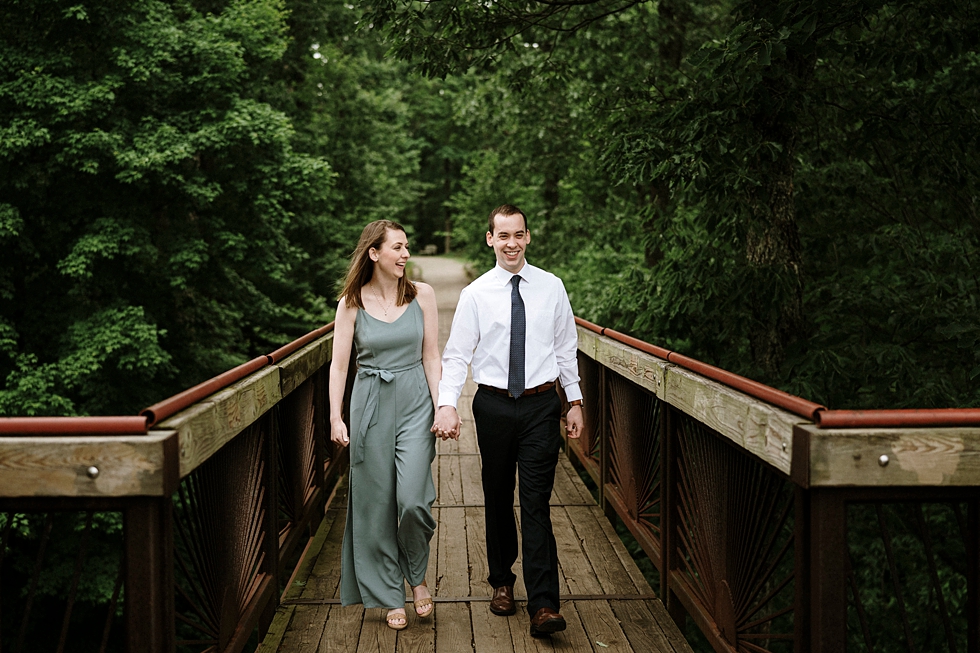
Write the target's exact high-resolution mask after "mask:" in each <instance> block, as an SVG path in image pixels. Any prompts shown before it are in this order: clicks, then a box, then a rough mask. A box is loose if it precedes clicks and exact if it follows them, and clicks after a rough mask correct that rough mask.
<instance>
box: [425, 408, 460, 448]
mask: <svg viewBox="0 0 980 653" xmlns="http://www.w3.org/2000/svg"><path fill="white" fill-rule="evenodd" d="M461 423H462V420H460V419H459V414H458V413H457V412H456V409H455V408H453V407H452V406H439V408H438V410H436V417H435V420H433V422H432V428H431V429H429V430H430V431H432V432H433V433H435V434H436V437H438V438H441V439H443V440H449V439H453V440H458V439H459V426H460V424H461Z"/></svg>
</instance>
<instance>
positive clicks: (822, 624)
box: [803, 488, 848, 653]
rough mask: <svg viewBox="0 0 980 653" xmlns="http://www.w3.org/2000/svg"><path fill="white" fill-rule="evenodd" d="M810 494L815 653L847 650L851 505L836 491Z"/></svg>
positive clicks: (812, 645)
mask: <svg viewBox="0 0 980 653" xmlns="http://www.w3.org/2000/svg"><path fill="white" fill-rule="evenodd" d="M808 494H809V502H808V503H809V510H808V512H809V514H808V515H807V518H808V521H809V524H808V526H809V528H808V529H807V530H808V531H809V538H804V539H805V540H808V542H807V546H809V558H810V569H809V578H808V579H806V581H808V582H809V588H810V611H809V615H806V614H804V615H803V616H804V619H805V618H806V617H807V616H809V623H806V624H805V625H804V629H805V631H808V632H809V639H810V652H811V653H839V652H840V651H845V650H847V556H848V552H847V504H846V502H845V500H844V498H845V497H844V494H843V492H842V491H840V490H836V489H824V488H811V489H810V490H809V491H808Z"/></svg>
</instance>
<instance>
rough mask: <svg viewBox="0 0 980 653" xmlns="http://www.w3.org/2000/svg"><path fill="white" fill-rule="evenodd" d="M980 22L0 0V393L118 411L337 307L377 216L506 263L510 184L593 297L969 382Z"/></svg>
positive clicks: (31, 530) (948, 386)
mask: <svg viewBox="0 0 980 653" xmlns="http://www.w3.org/2000/svg"><path fill="white" fill-rule="evenodd" d="M978 43H980V2H978V1H977V0H887V1H886V0H820V1H817V0H803V1H799V0H796V1H790V0H659V1H646V2H641V1H637V0H533V1H527V0H485V1H482V2H473V1H462V0H440V1H439V2H406V1H405V0H366V1H365V2H358V3H353V0H342V1H338V0H320V1H314V0H176V1H173V2H164V1H163V0H100V1H98V2H87V1H83V0H7V1H5V2H2V3H0V247H2V248H3V255H2V257H0V379H2V384H0V415H98V414H132V413H135V412H136V411H138V410H139V409H141V408H143V407H145V406H147V405H149V404H151V403H153V402H155V401H157V400H159V399H161V398H163V397H166V396H168V395H171V394H173V393H175V392H177V391H179V390H181V389H184V388H186V387H188V386H190V385H192V384H194V383H197V382H199V381H201V380H203V379H205V378H208V377H210V376H212V375H214V374H216V373H219V372H221V371H224V370H226V369H228V368H230V367H232V366H233V365H236V364H238V363H241V362H244V361H245V360H248V359H250V358H252V357H254V356H256V355H258V354H262V353H266V352H268V351H270V350H272V349H274V348H275V347H276V346H278V345H280V344H282V343H285V342H287V341H289V340H291V339H293V338H295V337H297V336H299V335H302V334H303V333H305V332H307V331H308V330H310V329H312V328H315V327H317V326H320V325H322V324H324V323H325V322H328V321H329V320H330V319H331V318H332V314H333V309H332V306H333V305H334V302H335V300H336V296H335V294H336V291H337V283H338V280H339V277H340V275H341V274H342V271H343V268H344V266H345V263H346V257H347V256H348V255H349V253H350V251H351V249H352V248H353V245H354V243H355V241H356V238H357V235H358V233H359V231H360V229H361V227H362V226H363V224H365V223H366V222H368V221H370V220H374V219H377V218H382V217H383V218H390V219H394V220H397V221H399V222H401V223H403V224H405V225H406V226H407V228H408V230H409V232H410V238H411V240H412V245H413V248H414V251H415V252H416V253H418V252H420V251H421V250H422V249H423V248H424V247H426V246H433V245H434V246H436V247H437V248H438V249H439V250H440V251H444V250H445V249H446V248H447V247H449V248H450V250H451V252H450V253H451V255H456V256H462V257H465V258H467V259H469V260H472V261H473V262H474V263H475V265H476V267H477V268H478V269H480V268H484V267H487V266H489V265H490V264H491V263H492V260H493V259H492V253H491V251H490V250H489V249H488V248H487V247H486V245H485V241H484V238H483V232H484V230H485V227H484V225H485V220H486V215H487V213H488V211H489V210H490V209H491V208H492V207H494V206H497V205H499V204H502V203H504V202H508V203H515V204H517V205H519V206H521V207H522V208H524V210H525V211H526V212H527V214H528V216H529V227H530V230H531V232H532V233H533V236H534V240H533V243H532V245H531V246H530V253H529V259H530V260H531V261H532V262H533V263H535V264H537V265H541V266H543V267H546V268H548V269H550V270H552V271H554V272H556V273H557V274H559V275H560V276H561V277H562V278H563V279H564V281H565V284H566V286H567V288H568V289H569V292H570V296H571V300H572V304H573V307H574V309H575V311H576V313H577V314H578V315H580V316H582V317H584V318H586V319H589V320H592V321H594V322H598V323H600V324H603V325H605V326H610V327H614V328H616V329H619V330H621V331H625V332H628V333H630V334H632V335H635V336H637V337H640V338H643V339H645V340H648V341H650V342H653V343H656V344H660V345H663V346H667V347H669V348H671V349H674V350H677V351H680V352H683V353H685V354H689V355H692V356H694V357H696V358H699V359H702V360H704V361H706V362H710V363H713V364H716V365H719V366H721V367H724V368H726V369H729V370H732V371H734V372H738V373H740V374H744V375H746V376H749V377H751V378H754V379H758V380H760V381H763V382H765V383H769V384H772V385H775V386H777V387H780V388H783V389H785V390H788V391H790V392H792V393H795V394H799V395H801V396H803V397H806V398H808V399H812V400H814V401H818V402H821V403H824V404H826V405H828V406H830V407H833V408H869V407H876V408H893V407H942V406H978V405H980V306H978V302H980V261H978V260H977V259H978V253H980V215H978V209H980V207H978V202H980V199H978V198H980V184H978V180H980V142H978V141H980V116H978V107H980V53H978V50H977V44H978ZM940 517H941V518H940ZM940 517H935V519H936V520H938V521H940V522H943V523H944V524H947V525H948V524H952V523H954V522H955V519H953V518H952V517H949V516H948V515H946V516H940ZM96 519H97V521H98V523H97V525H96V529H95V530H96V531H97V533H98V537H99V538H105V539H106V540H107V541H108V540H111V539H112V538H118V537H119V523H118V520H113V519H110V518H108V517H104V516H102V515H100V516H97V517H96ZM869 519H870V518H869ZM931 519H932V517H931ZM100 520H101V521H100ZM858 521H860V522H864V521H868V520H865V519H861V520H858ZM103 522H104V523H103ZM39 528H40V524H38V523H33V522H31V521H30V520H27V519H21V520H20V521H18V522H17V524H16V528H15V529H14V532H15V535H16V537H15V539H14V540H12V544H13V545H15V546H13V547H12V549H11V551H10V553H9V555H10V556H11V558H10V564H11V565H12V567H13V568H15V569H27V568H28V567H29V565H30V564H31V562H30V558H29V557H28V555H27V553H25V552H27V551H30V550H31V548H32V546H33V545H32V542H34V541H36V539H37V537H38V529H39ZM950 528H952V527H950ZM59 529H60V530H59ZM55 530H56V532H57V534H58V536H57V537H54V538H53V539H52V542H54V544H52V546H53V547H62V548H65V549H69V548H71V547H72V546H74V542H73V539H72V533H76V532H78V530H79V524H77V523H75V522H73V521H71V520H70V519H69V520H64V521H63V522H59V523H58V524H56V525H55ZM869 537H870V536H869ZM908 539H909V541H912V540H914V539H915V538H912V537H909V538H908ZM950 546H952V545H950ZM18 547H19V548H18ZM96 548H99V546H98V545H96ZM103 548H105V550H107V551H108V550H110V549H111V547H109V546H108V545H106V546H104V547H103ZM863 549H865V550H863V551H860V552H854V551H852V555H855V556H856V560H857V558H860V559H861V568H863V569H866V570H871V571H868V572H867V573H868V574H871V575H872V576H874V577H875V578H877V577H878V576H881V574H879V573H878V571H880V570H878V571H876V570H875V568H874V562H875V560H876V559H878V562H880V558H881V556H880V552H879V551H878V550H877V549H875V548H874V546H870V545H869V546H867V547H863ZM69 557H70V556H65V559H68V558H69ZM961 557H963V558H965V556H960V555H959V553H956V555H951V558H954V559H956V560H959V559H960V558H961ZM92 564H93V566H95V567H97V568H99V569H104V573H102V574H101V576H99V577H98V579H97V580H93V581H86V582H83V583H82V586H80V587H79V590H78V591H79V601H80V602H81V603H86V604H89V605H92V606H95V605H98V604H100V603H105V602H106V600H107V597H108V596H110V595H111V593H112V591H113V588H112V583H111V578H114V577H115V571H114V570H115V568H116V565H117V560H116V559H115V558H114V557H112V556H110V555H109V554H106V555H105V556H101V557H100V555H94V556H93V559H92ZM856 566H857V562H856ZM913 566H914V565H913ZM953 566H954V567H955V566H956V565H953ZM919 567H920V568H924V566H922V565H920V566H919ZM957 569H958V568H957ZM922 573H923V574H924V573H926V572H925V571H922ZM957 573H958V574H959V575H954V576H955V577H952V580H948V581H946V580H944V583H947V584H949V585H950V586H951V587H953V589H956V588H957V587H958V588H959V589H956V591H954V592H953V594H954V595H955V596H957V597H958V599H957V600H959V599H962V598H963V597H964V596H965V589H963V588H962V587H959V586H958V585H957V583H959V580H958V579H959V578H960V577H961V576H962V573H961V572H960V571H957ZM70 574H71V571H70V570H69V569H67V568H65V569H60V568H56V569H54V570H53V571H52V572H50V573H49V574H48V575H46V576H45V577H44V581H43V584H42V586H41V587H40V588H39V594H40V595H41V596H46V597H58V596H59V594H61V593H63V592H64V588H65V586H66V583H67V579H68V577H69V576H70ZM876 574H877V575H876ZM106 579H110V580H106ZM8 582H9V581H8ZM917 586H921V587H927V586H928V583H927V582H926V581H924V580H923V581H921V582H917ZM5 600H6V601H8V602H10V601H16V600H17V598H16V597H13V596H7V597H5ZM876 600H877V599H876ZM964 600H965V599H964ZM880 602H881V603H885V602H886V599H881V601H880ZM8 613H9V610H7V611H5V612H4V618H9V616H8ZM927 617H928V615H926V616H924V617H922V619H927ZM79 619H80V620H82V621H84V619H85V615H84V614H83V613H81V612H80V616H79ZM916 628H918V626H916ZM922 628H923V629H924V630H928V629H927V628H926V626H923V627H922Z"/></svg>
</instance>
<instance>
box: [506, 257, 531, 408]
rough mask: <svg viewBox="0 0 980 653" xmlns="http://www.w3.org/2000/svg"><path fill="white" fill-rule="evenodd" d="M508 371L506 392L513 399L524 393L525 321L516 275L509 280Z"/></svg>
mask: <svg viewBox="0 0 980 653" xmlns="http://www.w3.org/2000/svg"><path fill="white" fill-rule="evenodd" d="M510 283H511V285H512V286H513V289H512V290H511V292H510V371H509V374H508V377H507V390H508V392H510V394H511V396H512V397H514V398H515V399H516V398H518V397H520V396H521V393H522V392H524V334H525V332H526V331H527V319H526V318H525V317H524V300H523V299H522V298H521V289H520V287H519V286H520V283H521V278H520V277H519V276H517V275H514V276H513V277H511V280H510Z"/></svg>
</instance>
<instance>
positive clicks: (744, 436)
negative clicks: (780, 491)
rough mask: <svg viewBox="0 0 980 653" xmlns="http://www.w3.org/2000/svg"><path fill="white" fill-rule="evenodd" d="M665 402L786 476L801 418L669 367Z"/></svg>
mask: <svg viewBox="0 0 980 653" xmlns="http://www.w3.org/2000/svg"><path fill="white" fill-rule="evenodd" d="M665 394H666V401H667V402H668V403H669V404H670V405H672V406H674V407H676V408H678V409H679V410H681V411H682V412H684V413H686V414H688V415H690V416H691V417H693V418H694V419H695V420H697V421H698V422H701V423H702V424H704V425H705V426H707V427H709V428H711V429H713V430H715V431H717V432H718V433H719V434H721V435H722V436H723V437H725V438H727V439H728V440H731V441H732V442H734V443H735V444H737V445H738V446H739V447H741V448H742V449H745V450H746V451H748V452H749V453H751V454H754V455H756V456H758V457H759V458H760V459H762V460H763V461H764V462H766V463H769V464H770V465H772V466H773V467H775V468H776V469H778V470H779V471H781V472H783V473H784V474H787V475H788V474H789V473H790V458H791V456H792V451H793V447H792V444H793V427H794V426H795V425H797V424H801V423H802V424H806V423H809V422H806V421H805V420H804V419H803V418H801V417H798V416H797V415H794V414H792V413H790V412H788V411H785V410H782V409H781V408H776V407H775V406H773V405H772V404H767V403H765V402H764V401H759V400H758V399H754V398H753V397H750V396H749V395H747V394H744V393H742V392H739V391H738V390H735V389H733V388H729V387H728V386H726V385H722V384H721V383H718V382H717V381H712V380H711V379H707V378H705V377H703V376H701V375H699V374H695V373H694V372H691V371H689V370H686V369H684V368H682V367H677V366H675V365H672V366H671V367H670V369H669V371H668V372H667V379H666V393H665Z"/></svg>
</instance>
